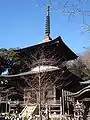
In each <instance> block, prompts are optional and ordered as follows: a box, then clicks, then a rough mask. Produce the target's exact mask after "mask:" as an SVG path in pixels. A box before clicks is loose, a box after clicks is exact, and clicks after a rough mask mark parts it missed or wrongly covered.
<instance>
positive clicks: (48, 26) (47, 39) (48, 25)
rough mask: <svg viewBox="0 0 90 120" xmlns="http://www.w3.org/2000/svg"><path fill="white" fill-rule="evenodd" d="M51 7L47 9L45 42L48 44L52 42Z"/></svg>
mask: <svg viewBox="0 0 90 120" xmlns="http://www.w3.org/2000/svg"><path fill="white" fill-rule="evenodd" d="M49 9H50V6H48V7H47V10H46V24H45V38H44V42H48V41H50V40H52V39H51V38H50V10H49Z"/></svg>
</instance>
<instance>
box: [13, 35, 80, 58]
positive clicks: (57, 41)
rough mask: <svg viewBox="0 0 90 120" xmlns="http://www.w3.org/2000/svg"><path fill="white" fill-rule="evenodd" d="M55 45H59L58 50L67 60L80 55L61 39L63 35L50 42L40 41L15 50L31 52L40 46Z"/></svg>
mask: <svg viewBox="0 0 90 120" xmlns="http://www.w3.org/2000/svg"><path fill="white" fill-rule="evenodd" d="M52 45H55V46H54V47H57V50H58V51H57V52H58V53H60V54H61V55H62V56H65V57H66V59H67V60H73V59H76V58H77V57H78V56H77V55H76V54H75V53H74V52H73V51H72V50H71V49H70V48H69V47H68V46H67V45H66V44H65V43H64V42H63V40H62V39H61V37H60V36H59V37H57V38H56V39H54V40H51V41H49V42H45V43H40V44H37V45H33V46H30V47H26V48H22V49H19V50H14V51H15V52H17V53H20V54H21V53H24V52H30V51H33V50H34V49H36V48H38V47H45V46H48V47H50V46H52Z"/></svg>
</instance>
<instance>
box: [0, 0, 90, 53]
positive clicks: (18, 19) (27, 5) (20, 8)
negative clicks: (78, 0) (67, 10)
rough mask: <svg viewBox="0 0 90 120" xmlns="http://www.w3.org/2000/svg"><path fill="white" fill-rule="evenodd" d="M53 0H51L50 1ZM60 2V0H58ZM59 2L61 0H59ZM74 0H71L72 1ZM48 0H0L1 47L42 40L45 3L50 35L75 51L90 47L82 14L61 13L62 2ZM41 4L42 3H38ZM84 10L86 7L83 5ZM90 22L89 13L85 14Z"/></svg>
mask: <svg viewBox="0 0 90 120" xmlns="http://www.w3.org/2000/svg"><path fill="white" fill-rule="evenodd" d="M53 1H54V0H51V2H52V3H53ZM57 1H60V0H57ZM61 1H62V0H61ZM73 1H74V0H73ZM49 2H50V1H48V0H0V48H7V49H9V48H17V47H20V48H24V47H28V46H32V45H35V44H38V43H41V42H42V41H43V39H44V37H45V20H46V16H45V15H46V6H47V5H51V10H50V30H51V31H50V36H51V38H52V39H55V38H56V37H58V36H61V38H62V40H63V41H64V42H65V44H67V46H69V48H71V49H72V50H73V51H74V52H75V53H76V54H81V53H83V52H84V51H85V49H87V48H88V47H90V33H89V32H84V33H83V31H85V29H83V25H82V16H79V15H68V14H64V13H63V12H61V11H60V10H59V9H57V8H58V7H59V8H61V9H62V5H61V3H59V2H57V3H59V4H57V3H53V4H52V3H49ZM42 4H44V5H45V6H42V7H41V5H42ZM84 7H85V9H87V8H88V9H89V8H90V7H89V4H86V5H85V6H84ZM84 19H85V22H86V23H89V21H90V18H89V16H85V18H84Z"/></svg>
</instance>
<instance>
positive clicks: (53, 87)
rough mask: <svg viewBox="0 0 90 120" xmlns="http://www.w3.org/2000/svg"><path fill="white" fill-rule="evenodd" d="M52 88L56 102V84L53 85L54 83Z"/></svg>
mask: <svg viewBox="0 0 90 120" xmlns="http://www.w3.org/2000/svg"><path fill="white" fill-rule="evenodd" d="M53 89H54V103H56V86H55V85H54V87H53Z"/></svg>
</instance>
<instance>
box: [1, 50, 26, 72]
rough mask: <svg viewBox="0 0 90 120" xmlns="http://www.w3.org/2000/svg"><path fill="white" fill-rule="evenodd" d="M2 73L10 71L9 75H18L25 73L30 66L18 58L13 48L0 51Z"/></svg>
mask: <svg viewBox="0 0 90 120" xmlns="http://www.w3.org/2000/svg"><path fill="white" fill-rule="evenodd" d="M0 64H1V67H0V73H2V72H4V71H5V70H6V69H8V74H17V73H20V72H23V71H24V70H25V68H28V66H26V65H25V63H24V62H23V61H22V59H21V58H20V56H18V55H17V54H16V53H15V52H14V49H13V48H10V49H8V50H7V49H4V48H1V49H0Z"/></svg>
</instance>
